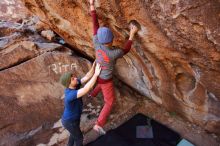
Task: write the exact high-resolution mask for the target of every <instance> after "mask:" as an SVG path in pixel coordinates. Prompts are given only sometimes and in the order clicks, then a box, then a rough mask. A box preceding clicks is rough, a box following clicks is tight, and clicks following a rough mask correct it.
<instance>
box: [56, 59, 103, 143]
mask: <svg viewBox="0 0 220 146" xmlns="http://www.w3.org/2000/svg"><path fill="white" fill-rule="evenodd" d="M94 69H95V73H94ZM100 71H101V68H100V65H99V64H97V65H96V68H95V63H93V66H92V68H91V69H90V71H89V72H88V73H87V74H86V75H85V76H84V77H83V78H82V79H78V78H76V76H75V75H74V74H72V73H70V72H68V73H64V74H63V75H62V76H61V78H60V82H61V84H62V85H63V86H64V87H66V89H65V97H64V107H65V108H64V112H63V116H62V124H63V126H64V127H65V128H66V129H67V130H68V131H69V133H70V137H69V141H68V146H73V145H74V143H75V146H82V145H83V135H82V132H81V130H80V117H81V113H82V106H83V102H82V98H81V97H82V96H83V95H85V94H87V93H88V92H89V90H90V89H91V88H92V87H93V86H94V84H95V82H96V79H97V77H98V76H99V74H100ZM90 78H91V79H90ZM89 79H90V81H89V82H88V83H87V84H86V85H85V86H84V87H83V88H80V85H81V83H82V84H83V83H86V82H87V81H88V80H89Z"/></svg>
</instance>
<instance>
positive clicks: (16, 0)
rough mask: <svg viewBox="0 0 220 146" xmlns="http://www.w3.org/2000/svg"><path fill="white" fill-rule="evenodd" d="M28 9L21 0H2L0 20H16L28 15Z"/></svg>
mask: <svg viewBox="0 0 220 146" xmlns="http://www.w3.org/2000/svg"><path fill="white" fill-rule="evenodd" d="M28 14H29V13H28V11H27V9H25V7H24V5H23V4H22V2H21V1H20V0H1V1H0V20H7V21H9V20H10V21H11V20H12V21H14V20H20V19H21V18H25V17H27V16H28Z"/></svg>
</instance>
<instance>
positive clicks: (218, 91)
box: [23, 0, 220, 133]
mask: <svg viewBox="0 0 220 146" xmlns="http://www.w3.org/2000/svg"><path fill="white" fill-rule="evenodd" d="M23 2H24V4H25V6H26V7H27V8H28V9H29V10H30V11H32V12H33V13H35V14H37V15H38V16H40V18H41V19H42V20H43V21H45V22H46V23H48V24H50V26H51V28H52V29H53V30H54V31H55V32H56V33H58V34H59V35H61V36H62V37H63V38H64V39H65V41H66V42H68V43H69V44H70V45H72V46H73V47H74V48H78V50H80V51H81V52H82V53H83V54H86V55H88V56H90V57H94V50H93V45H92V41H91V40H92V38H91V36H92V24H91V18H90V16H89V11H88V3H87V2H86V1H84V0H83V1H82V0H76V1H70V0H58V1H53V0H23ZM96 6H97V12H98V15H99V18H100V23H101V25H107V26H109V27H110V28H111V29H112V30H113V31H114V34H115V38H116V40H115V41H114V43H115V45H119V46H122V44H123V42H124V41H125V39H126V38H127V36H128V29H127V27H128V25H127V24H128V22H129V21H130V20H134V19H135V20H137V21H138V22H139V23H140V24H141V26H142V27H141V31H140V32H139V34H138V37H137V38H136V40H135V43H134V44H133V49H132V51H131V52H130V53H129V54H128V55H126V56H125V57H123V59H120V60H119V61H118V63H117V67H116V70H117V73H116V74H117V76H118V77H119V78H120V79H121V80H123V81H124V82H125V83H127V84H128V85H130V86H131V87H133V88H134V89H136V90H137V91H139V92H140V93H141V94H143V95H145V96H148V97H149V98H151V99H152V100H154V101H155V102H156V103H158V104H161V105H163V106H164V107H166V109H168V110H170V111H175V112H178V113H180V114H181V115H183V116H184V117H186V118H188V119H189V120H190V121H192V122H194V123H197V124H200V125H201V126H203V127H204V128H205V129H207V130H209V131H212V132H216V133H220V131H219V128H220V115H219V113H220V84H219V83H220V53H219V51H220V36H219V33H220V29H219V26H220V16H219V15H220V2H219V1H218V0H211V1H209V0H199V1H197V0H193V1H192V0H172V1H169V2H168V1H164V0H156V1H151V0H142V1H138V0H134V1H125V0H121V1H115V0H111V1H105V0H97V3H96ZM146 110H147V109H146Z"/></svg>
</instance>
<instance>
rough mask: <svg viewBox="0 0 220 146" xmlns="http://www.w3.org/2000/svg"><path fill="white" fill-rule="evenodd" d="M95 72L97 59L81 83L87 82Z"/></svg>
mask: <svg viewBox="0 0 220 146" xmlns="http://www.w3.org/2000/svg"><path fill="white" fill-rule="evenodd" d="M94 72H95V61H94V62H93V64H92V68H91V69H90V70H89V72H87V74H86V75H85V76H84V77H83V78H82V79H81V83H82V84H84V83H86V82H87V81H88V80H89V79H91V77H92V75H93V74H94Z"/></svg>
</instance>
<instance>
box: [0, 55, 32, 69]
mask: <svg viewBox="0 0 220 146" xmlns="http://www.w3.org/2000/svg"><path fill="white" fill-rule="evenodd" d="M34 58H35V57H34ZM31 59H33V58H24V59H22V60H21V61H18V62H16V63H14V64H12V65H9V66H8V67H4V68H1V69H0V71H3V70H7V69H9V68H13V67H15V66H18V65H20V64H22V63H25V62H26V61H28V60H31Z"/></svg>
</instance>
